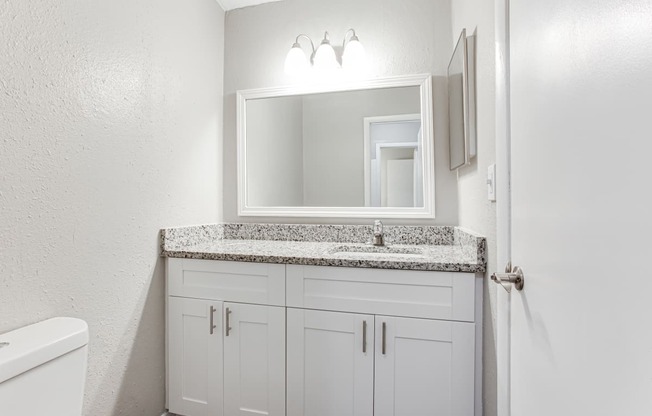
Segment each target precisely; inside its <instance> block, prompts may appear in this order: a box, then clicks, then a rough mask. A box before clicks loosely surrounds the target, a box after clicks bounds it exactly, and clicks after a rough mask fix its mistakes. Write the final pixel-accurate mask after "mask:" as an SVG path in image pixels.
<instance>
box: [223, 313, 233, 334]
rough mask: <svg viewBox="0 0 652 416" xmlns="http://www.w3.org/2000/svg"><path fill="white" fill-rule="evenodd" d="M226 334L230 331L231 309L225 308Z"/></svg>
mask: <svg viewBox="0 0 652 416" xmlns="http://www.w3.org/2000/svg"><path fill="white" fill-rule="evenodd" d="M225 326H226V336H227V337H228V336H229V334H230V333H231V329H233V328H231V309H229V308H226V325H225Z"/></svg>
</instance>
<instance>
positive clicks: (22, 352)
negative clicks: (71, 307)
mask: <svg viewBox="0 0 652 416" xmlns="http://www.w3.org/2000/svg"><path fill="white" fill-rule="evenodd" d="M86 344H88V325H87V324H86V322H85V321H83V320H81V319H77V318H63V317H60V318H52V319H48V320H46V321H42V322H38V323H36V324H33V325H28V326H25V327H23V328H19V329H16V330H14V331H10V332H7V333H4V334H2V335H0V383H2V382H4V381H5V380H8V379H10V378H12V377H16V376H17V375H19V374H22V373H24V372H25V371H28V370H31V369H32V368H34V367H37V366H39V365H41V364H44V363H46V362H48V361H50V360H53V359H55V358H57V357H60V356H62V355H64V354H67V353H68V352H70V351H73V350H76V349H78V348H81V347H83V346H84V345H86Z"/></svg>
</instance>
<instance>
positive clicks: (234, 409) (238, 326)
mask: <svg viewBox="0 0 652 416" xmlns="http://www.w3.org/2000/svg"><path fill="white" fill-rule="evenodd" d="M224 319H225V321H224V322H225V325H224V331H225V332H224V413H225V414H226V415H228V416H251V415H270V416H285V308H279V307H273V306H258V305H245V304H237V303H225V304H224ZM227 328H228V329H227Z"/></svg>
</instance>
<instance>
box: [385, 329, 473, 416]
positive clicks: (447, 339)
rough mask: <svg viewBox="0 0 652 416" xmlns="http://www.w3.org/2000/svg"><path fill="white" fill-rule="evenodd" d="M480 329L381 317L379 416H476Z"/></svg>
mask: <svg viewBox="0 0 652 416" xmlns="http://www.w3.org/2000/svg"><path fill="white" fill-rule="evenodd" d="M474 341H475V326H474V324H472V323H467V322H450V321H449V322H447V321H435V320H426V319H412V318H396V317H385V316H376V363H375V365H376V375H375V383H376V389H375V413H374V414H375V416H433V415H437V416H473V413H474V371H475V370H474V348H475V342H474Z"/></svg>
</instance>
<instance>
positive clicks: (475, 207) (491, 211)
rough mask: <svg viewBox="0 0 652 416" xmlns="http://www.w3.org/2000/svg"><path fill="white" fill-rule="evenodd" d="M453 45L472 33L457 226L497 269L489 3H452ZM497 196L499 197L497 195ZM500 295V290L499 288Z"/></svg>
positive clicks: (489, 412) (488, 403)
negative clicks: (490, 170) (472, 147)
mask: <svg viewBox="0 0 652 416" xmlns="http://www.w3.org/2000/svg"><path fill="white" fill-rule="evenodd" d="M452 6H453V9H452V22H453V25H452V30H453V33H452V36H453V39H454V41H457V38H458V37H459V35H460V32H461V31H462V29H463V28H466V30H467V35H472V34H474V32H476V33H475V34H476V58H477V61H476V62H477V65H476V68H477V69H476V71H477V78H476V80H477V82H476V92H477V94H476V99H477V127H478V128H477V132H478V156H477V157H476V158H475V159H473V160H472V163H471V165H470V166H467V167H464V168H460V169H459V170H458V181H459V182H458V203H459V225H460V226H462V227H467V228H469V229H471V230H473V231H476V232H478V233H480V234H482V235H484V236H486V237H487V249H488V257H487V258H488V266H487V269H488V270H489V271H490V272H493V271H496V270H497V265H496V206H495V203H494V202H490V201H489V200H488V199H487V184H486V179H487V167H488V166H489V165H491V164H493V163H495V160H496V149H495V73H496V72H495V55H494V54H495V46H494V42H495V41H494V2H493V0H454V1H452ZM498 197H500V195H499V196H498ZM503 267H504V265H503ZM496 289H497V285H496V284H495V283H493V282H491V280H489V279H485V295H484V308H485V311H484V324H485V326H484V351H483V353H484V360H483V361H484V407H485V409H484V414H485V416H493V415H495V414H496V348H495V332H494V327H495V325H494V321H495V311H496V307H495V296H496ZM501 290H502V289H501Z"/></svg>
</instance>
